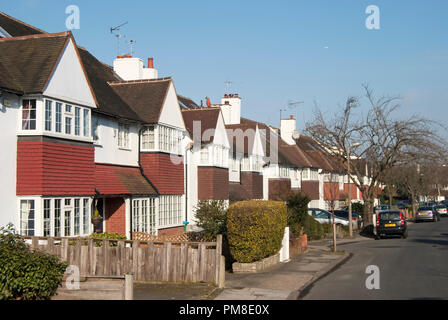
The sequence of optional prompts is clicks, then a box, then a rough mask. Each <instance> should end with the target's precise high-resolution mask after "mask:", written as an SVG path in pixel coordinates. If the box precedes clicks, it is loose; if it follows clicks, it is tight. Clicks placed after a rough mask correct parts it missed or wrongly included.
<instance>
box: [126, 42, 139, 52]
mask: <svg viewBox="0 0 448 320" xmlns="http://www.w3.org/2000/svg"><path fill="white" fill-rule="evenodd" d="M126 43H129V47H130V53H129V54H130V55H131V56H133V55H134V45H135V44H136V43H137V41H135V40H129V41H126Z"/></svg>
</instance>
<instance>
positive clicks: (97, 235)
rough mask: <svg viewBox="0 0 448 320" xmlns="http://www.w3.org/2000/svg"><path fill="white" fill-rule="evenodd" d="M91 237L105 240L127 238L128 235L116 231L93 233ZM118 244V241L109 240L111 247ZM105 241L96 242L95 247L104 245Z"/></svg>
mask: <svg viewBox="0 0 448 320" xmlns="http://www.w3.org/2000/svg"><path fill="white" fill-rule="evenodd" d="M89 238H93V239H104V240H126V239H127V238H126V236H124V235H122V234H119V233H114V232H103V233H92V234H91V235H90V236H89ZM117 245H118V244H117V242H116V241H113V242H112V241H111V242H109V246H111V247H116V246H117ZM102 246H103V243H102V242H95V247H102Z"/></svg>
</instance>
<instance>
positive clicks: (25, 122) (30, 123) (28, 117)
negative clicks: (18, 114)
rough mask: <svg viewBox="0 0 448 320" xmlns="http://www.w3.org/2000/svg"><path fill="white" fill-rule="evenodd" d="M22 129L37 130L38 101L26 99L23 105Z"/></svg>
mask: <svg viewBox="0 0 448 320" xmlns="http://www.w3.org/2000/svg"><path fill="white" fill-rule="evenodd" d="M22 129H23V130H36V99H24V100H23V103H22Z"/></svg>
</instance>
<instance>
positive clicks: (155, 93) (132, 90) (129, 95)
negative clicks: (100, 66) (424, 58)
mask: <svg viewBox="0 0 448 320" xmlns="http://www.w3.org/2000/svg"><path fill="white" fill-rule="evenodd" d="M171 81H172V79H171V78H161V79H151V80H135V81H120V82H109V85H110V86H111V88H112V89H113V90H114V91H115V93H116V94H117V95H118V96H120V97H121V99H123V101H124V102H126V104H127V105H128V106H129V107H130V108H131V109H132V110H133V111H134V112H135V113H136V114H138V116H139V118H140V119H142V120H143V121H144V122H146V123H157V122H158V121H159V118H160V114H161V112H162V108H163V105H164V103H165V99H166V96H167V94H168V89H169V87H170V84H171Z"/></svg>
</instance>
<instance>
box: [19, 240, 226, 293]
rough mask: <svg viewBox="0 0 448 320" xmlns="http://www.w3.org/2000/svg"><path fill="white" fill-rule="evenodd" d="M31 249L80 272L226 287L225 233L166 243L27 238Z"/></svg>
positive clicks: (136, 279)
mask: <svg viewBox="0 0 448 320" xmlns="http://www.w3.org/2000/svg"><path fill="white" fill-rule="evenodd" d="M25 239H27V240H28V241H29V242H30V244H31V246H32V248H33V249H35V250H39V251H43V252H46V253H49V254H52V255H56V256H58V257H60V258H61V259H62V260H64V261H65V262H67V263H68V264H69V265H75V266H77V267H78V268H79V270H80V274H81V275H97V276H123V275H125V274H133V275H134V280H135V281H157V282H159V281H160V282H165V281H166V282H206V283H214V284H215V285H217V286H219V287H223V286H224V277H225V260H224V256H222V236H221V235H218V237H217V241H216V242H165V241H132V240H104V239H91V238H52V237H25Z"/></svg>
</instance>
